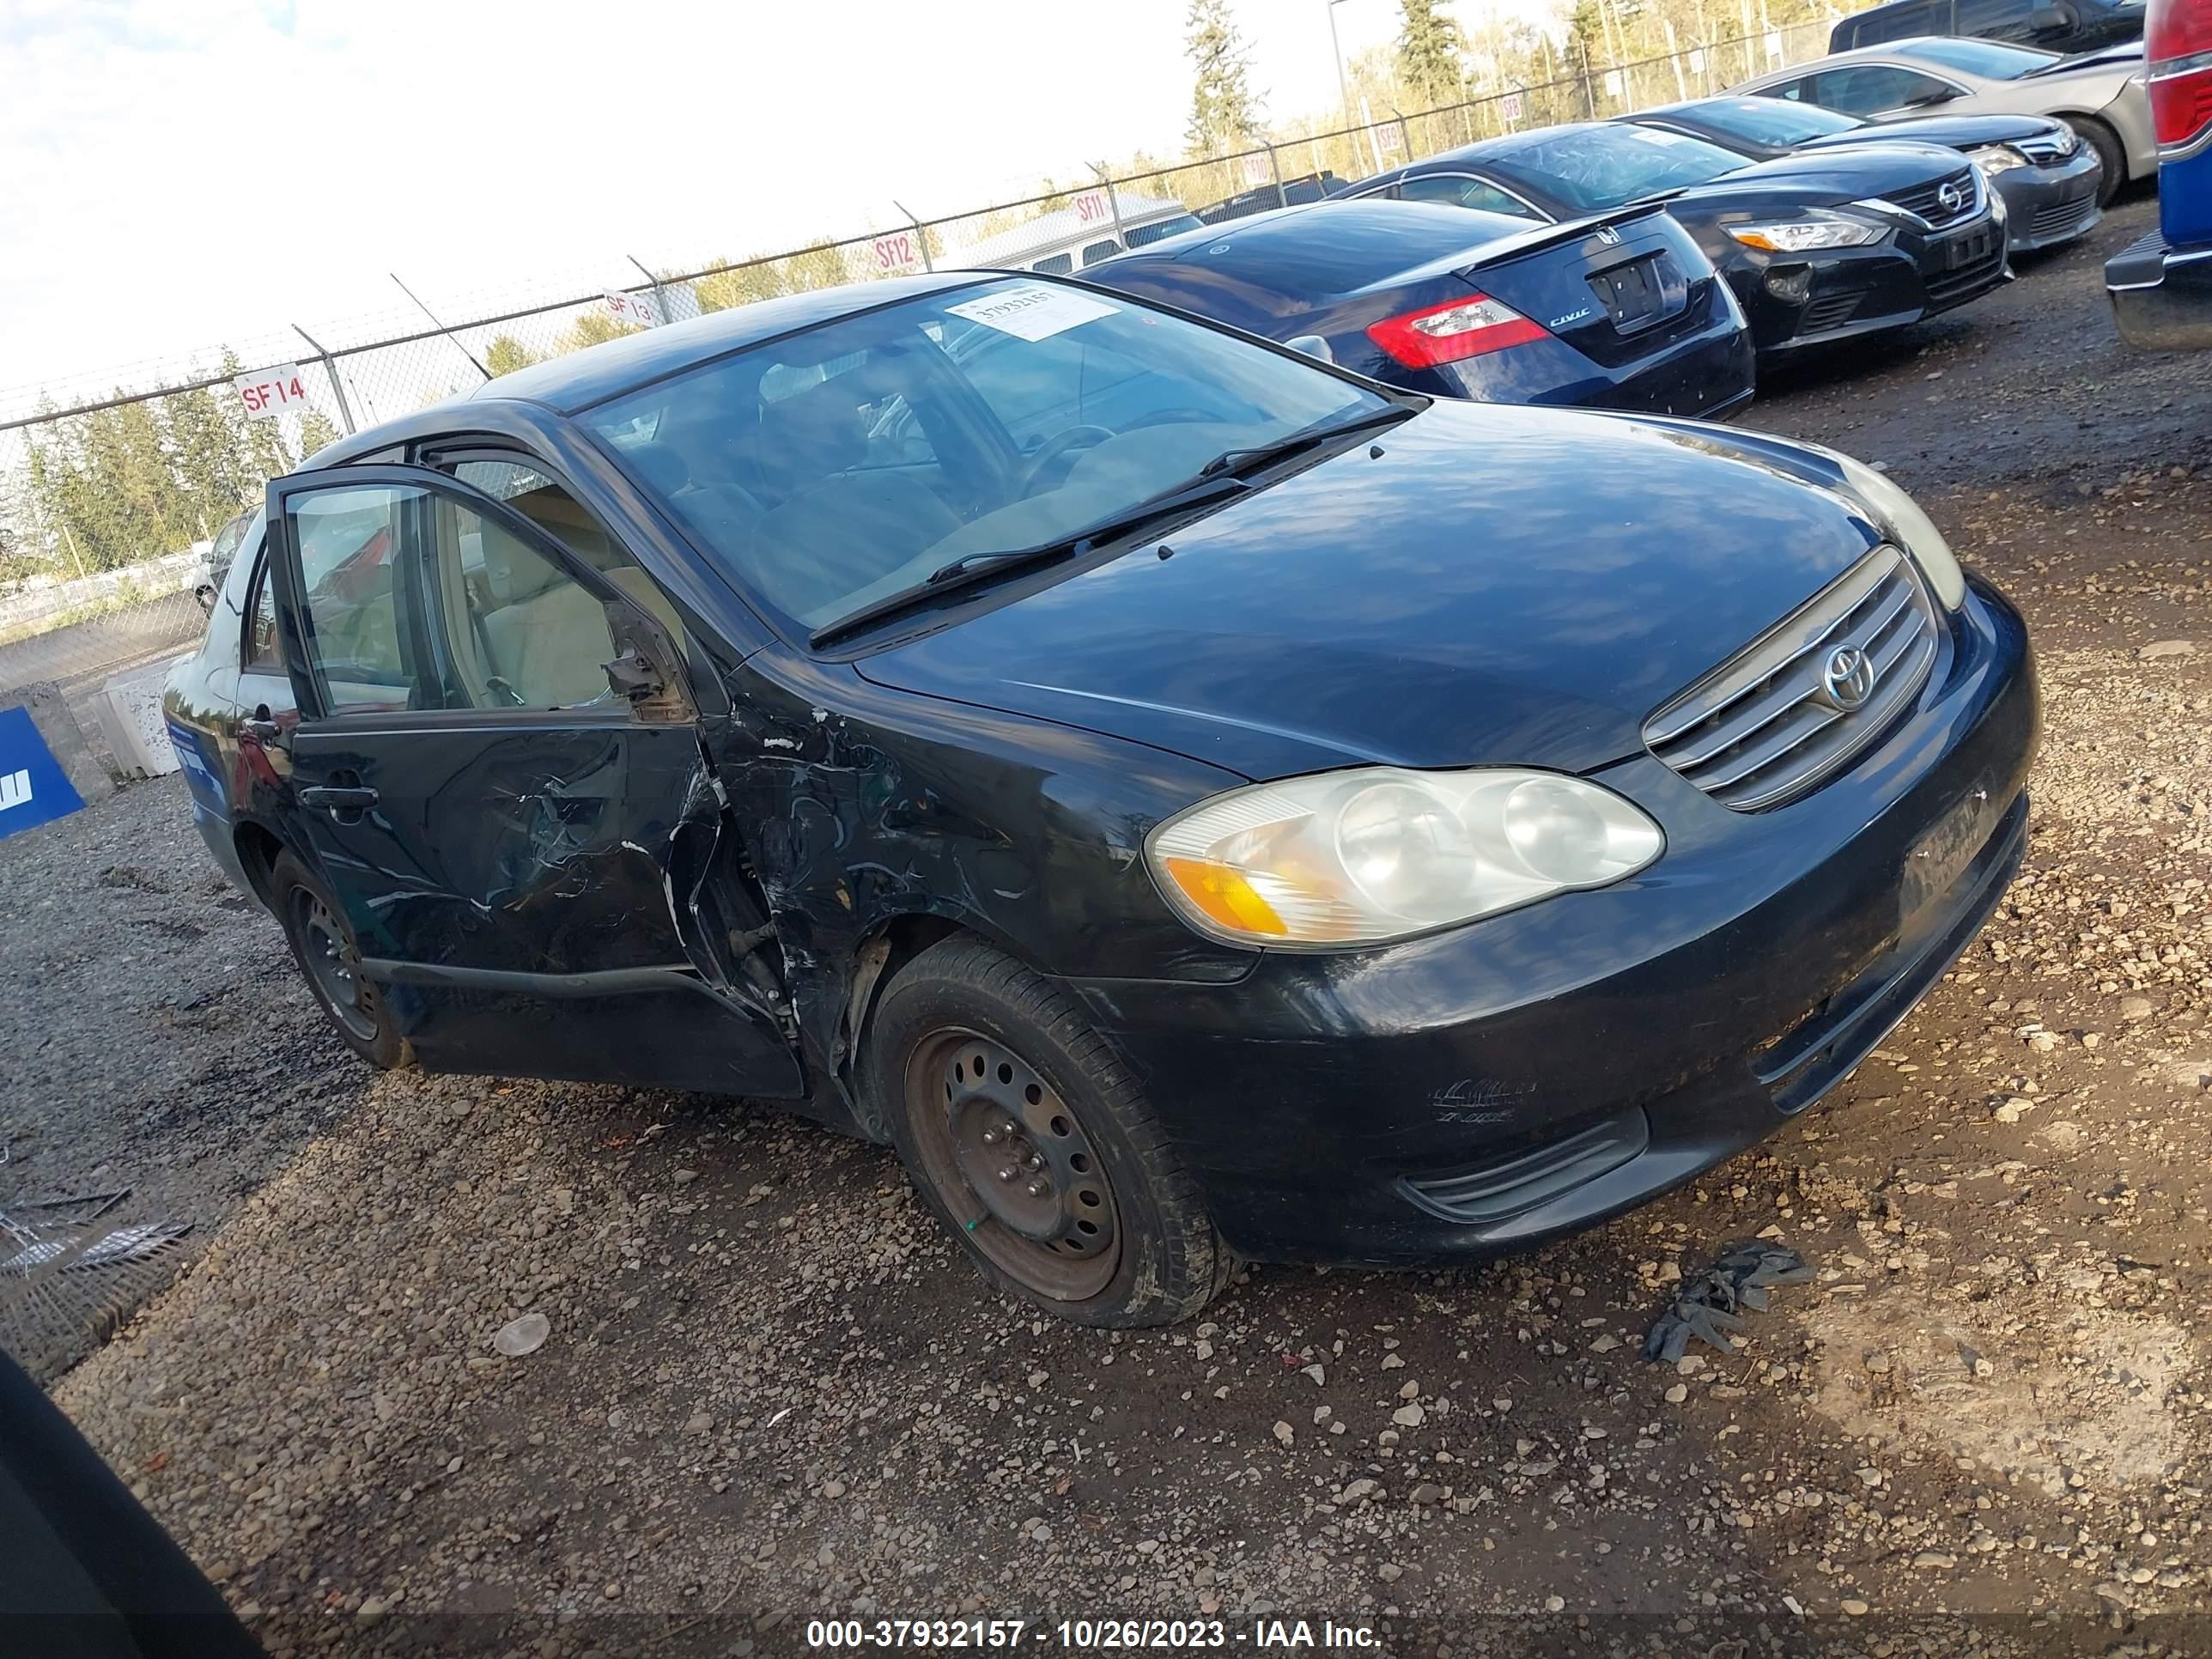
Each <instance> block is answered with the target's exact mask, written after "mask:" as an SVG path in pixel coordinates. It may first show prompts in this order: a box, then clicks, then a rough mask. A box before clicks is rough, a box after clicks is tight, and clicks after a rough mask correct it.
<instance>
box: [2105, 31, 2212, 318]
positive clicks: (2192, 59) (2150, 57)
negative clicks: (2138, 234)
mask: <svg viewBox="0 0 2212 1659" xmlns="http://www.w3.org/2000/svg"><path fill="white" fill-rule="evenodd" d="M2143 56H2144V58H2145V60H2146V62H2145V75H2146V77H2147V81H2146V88H2147V90H2148V92H2149V94H2150V108H2151V124H2152V125H2153V127H2154V129H2155V131H2156V132H2157V135H2158V228H2157V229H2155V230H2154V231H2152V232H2150V233H2149V234H2147V235H2145V236H2144V237H2142V239H2141V240H2138V241H2137V242H2136V243H2135V244H2134V246H2131V247H2130V248H2129V249H2128V250H2127V251H2126V252H2124V253H2120V254H2117V255H2115V256H2114V257H2113V258H2111V259H2109V260H2107V261H2106V264H2105V288H2106V292H2108V293H2109V294H2110V295H2112V313H2113V315H2114V316H2115V317H2117V318H2118V319H2119V325H2120V335H2121V337H2122V338H2124V339H2125V340H2126V341H2127V343H2129V344H2130V345H2132V346H2140V347H2142V348H2143V349H2145V350H2148V351H2177V350H2202V349H2204V348H2206V347H2208V346H2212V0H2151V5H2150V15H2149V18H2148V22H2147V24H2146V26H2145V28H2144V32H2143Z"/></svg>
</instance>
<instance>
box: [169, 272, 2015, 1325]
mask: <svg viewBox="0 0 2212 1659" xmlns="http://www.w3.org/2000/svg"><path fill="white" fill-rule="evenodd" d="M167 714H168V719H169V723H170V724H169V729H170V732H171V735H172V736H173V738H174V740H175V743H176V746H177V750H178V753H179V757H180V758H181V759H182V760H183V762H184V765H185V775H186V777H187V780H188V781H189V784H190V787H191V793H192V800H193V806H194V811H195V814H196V817H197V822H198V824H199V827H200V829H201V831H202V833H203V834H204V836H205V838H206V840H207V842H208V845H209V848H210V850H211V851H212V853H213V854H214V856H215V858H216V860H217V862H218V863H219V864H220V865H221V866H222V868H223V869H224V870H225V871H226V872H228V874H229V875H230V877H231V878H232V879H233V880H234V881H236V882H237V883H239V884H240V885H241V886H243V887H245V888H246V889H247V890H250V891H251V892H252V893H253V894H255V895H256V896H258V898H259V899H260V901H261V902H263V903H264V904H265V905H266V906H267V907H268V908H269V909H270V912H271V914H272V915H274V916H275V917H276V920H277V921H278V922H279V923H280V924H281V925H282V927H283V929H284V931H285V933H286V936H287V937H288V939H289V941H290V944H291V946H292V949H293V951H294V953H295V956H296V957H297V959H298V962H299V964H300V967H301V971H302V974H303V975H304V978H305V981H306V984H307V987H308V989H309V991H310V992H311V993H312V994H313V996H314V998H315V999H316V1000H317V1001H318V1002H319V1005H320V1006H321V1007H322V1009H323V1011H324V1012H325V1014H326V1015H327V1016H328V1018H329V1020H330V1022H331V1029H332V1030H333V1032H334V1033H335V1034H336V1036H337V1037H338V1039H339V1040H340V1041H342V1042H344V1043H345V1044H346V1045H348V1046H349V1048H352V1049H353V1050H354V1051H355V1052H356V1054H360V1055H361V1056H362V1057H363V1058H364V1059H366V1060H369V1061H371V1062H372V1063H374V1064H377V1065H381V1066H403V1065H410V1064H414V1065H420V1066H424V1067H427V1068H428V1069H431V1070H437V1071H451V1072H465V1073H495V1074H498V1073H506V1074H526V1075H534V1076H540V1077H549V1078H573V1079H601V1080H609V1081H615V1082H619V1083H623V1084H628V1085H652V1086H660V1087H669V1088H679V1089H691V1090H702V1091H716V1092H720V1093H724V1094H729V1095H738V1096H749V1097H756V1098H758V1099H763V1100H771V1101H779V1102H782V1103H786V1104H787V1105H788V1106H790V1107H791V1108H792V1109H795V1110H797V1111H799V1112H802V1113H805V1114H807V1115H811V1116H813V1117H816V1118H817V1119H819V1120H822V1121H825V1122H828V1123H829V1124H832V1125H835V1126H836V1127H839V1128H842V1129H843V1130H846V1131H848V1132H850V1133H856V1134H860V1135H863V1136H866V1137H867V1138H869V1139H873V1140H877V1141H880V1142H885V1143H888V1144H889V1145H890V1146H893V1147H895V1148H896V1151H897V1154H898V1156H899V1158H901V1160H902V1162H903V1164H905V1166H906V1168H907V1170H908V1172H909V1174H910V1176H911V1178H912V1180H913V1182H914V1184H915V1188H916V1189H917V1191H918V1192H919V1193H920V1194H921V1198H922V1200H923V1201H924V1202H925V1203H926V1204H927V1206H928V1207H929V1208H930V1209H931V1211H932V1212H934V1213H935V1214H936V1216H937V1217H938V1218H939V1219H940V1220H941V1221H942V1222H943V1223H944V1225H945V1228H946V1229H947V1231H948V1232H949V1233H950V1235H951V1237H952V1238H953V1239H954V1240H955V1241H957V1244H958V1247H959V1248H960V1249H963V1250H964V1251H965V1252H967V1253H968V1255H970V1256H971V1257H972V1258H973V1259H974V1261H975V1263H976V1265H977V1266H978V1267H980V1268H981V1271H982V1273H984V1274H985V1276H986V1277H987V1279H989V1280H990V1281H991V1282H992V1283H993V1284H994V1285H997V1286H999V1287H1000V1288H1001V1289H1003V1290H1005V1291H1009V1292H1012V1293H1013V1294H1015V1295H1018V1296H1021V1297H1027V1298H1029V1299H1030V1300H1031V1301H1032V1302H1035V1303H1036V1304H1040V1305H1042V1306H1044V1307H1047V1308H1049V1309H1051V1310H1054V1311H1056V1312H1058V1313H1060V1314H1063V1315H1065V1316H1068V1317H1070V1318H1073V1319H1077V1320H1080V1321H1084V1322H1090V1323H1093V1324H1099V1325H1131V1324H1142V1323H1158V1322H1165V1321H1169V1320H1172V1319H1176V1318H1178V1317H1180V1316H1183V1315H1186V1314H1188V1313H1190V1312H1191V1311H1193V1310H1195V1309H1197V1308H1198V1307H1200V1306H1201V1305H1202V1304H1204V1303H1205V1302H1206V1299H1207V1297H1210V1296H1211V1295H1212V1294H1213V1292H1214V1291H1216V1290H1217V1289H1218V1287H1219V1286H1220V1285H1221V1284H1222V1283H1223V1281H1224V1279H1225V1278H1226V1277H1227V1275H1228V1274H1229V1273H1230V1272H1231V1269H1232V1267H1233V1266H1234V1264H1235V1262H1236V1261H1238V1260H1239V1259H1240V1258H1255V1259H1263V1260H1273V1261H1333V1262H1344V1263H1376V1264H1391V1263H1396V1264H1405V1263H1413V1262H1432V1261H1455V1260H1461V1259H1464V1258H1466V1257H1468V1256H1469V1255H1477V1254H1480V1253H1483V1252H1487V1251H1495V1250H1499V1249H1509V1248H1512V1247H1516V1246H1520V1245H1523V1244H1526V1243H1530V1242H1532V1241H1534V1240H1537V1239H1541V1238H1544V1237H1547V1236H1550V1235H1553V1234H1556V1233H1559V1232H1561V1231H1565V1230H1569V1229H1572V1228H1577V1227H1580V1226H1583V1225H1588V1224H1589V1223H1592V1222H1595V1221H1597V1220H1600V1219H1602V1218H1605V1217H1607V1216H1610V1215H1613V1214H1615V1213H1617V1212H1620V1211H1622V1210H1625V1209H1627V1208H1629V1207H1631V1206H1634V1205H1636V1204H1638V1203H1639V1202H1641V1201H1642V1200H1645V1199H1647V1198H1649V1197H1650V1196H1651V1195H1652V1194H1656V1193H1659V1192H1662V1191H1664V1190H1665V1189H1667V1188H1669V1187H1672V1186H1674V1184H1676V1183H1677V1182H1681V1181H1683V1180H1686V1178H1688V1177H1689V1176H1692V1175H1694V1174H1696V1173H1697V1172H1698V1171H1699V1170H1704V1169H1705V1168H1707V1167H1708V1166H1710V1165H1711V1164H1715V1163H1717V1162H1718V1161H1720V1160H1721V1159H1723V1158H1727V1157H1729V1155H1730V1154H1731V1153H1733V1152H1737V1151H1739V1150H1740V1149H1741V1148H1743V1147H1746V1146H1750V1145H1752V1144H1753V1142H1755V1141H1757V1140H1758V1139H1759V1138H1760V1137H1762V1136H1764V1135H1765V1134H1767V1133H1770V1132H1771V1131H1772V1130H1774V1129H1775V1128H1777V1127H1779V1126H1781V1125H1782V1124H1784V1122H1786V1121H1788V1120H1789V1118H1790V1115H1791V1114H1793V1113H1796V1112H1798V1111H1801V1110H1802V1109H1805V1108H1806V1107H1808V1106H1809V1105H1811V1104H1812V1103H1814V1101H1815V1100H1817V1099H1819V1098H1820V1096H1821V1094H1822V1093H1823V1092H1824V1091H1826V1090H1827V1089H1828V1088H1829V1087H1830V1085H1832V1084H1833V1083H1834V1082H1835V1081H1836V1080H1837V1079H1838V1078H1840V1077H1841V1076H1842V1075H1843V1074H1844V1073H1845V1072H1847V1071H1848V1070H1850V1067H1851V1066H1853V1065H1855V1064H1856V1063H1857V1061H1858V1060H1860V1058H1861V1057H1862V1056H1863V1055H1864V1054H1866V1053H1867V1052H1868V1050H1869V1048H1872V1047H1873V1046H1874V1044H1875V1042H1877V1041H1879V1040H1880V1038H1881V1036H1882V1035H1883V1033H1884V1032H1886V1031H1887V1030H1888V1029H1889V1028H1890V1027H1891V1026H1892V1025H1893V1024H1895V1023H1896V1022H1897V1021H1898V1020H1899V1019H1900V1018H1903V1017H1904V1015H1905V1012H1907V1011H1908V1010H1909V1009H1910V1008H1911V1006H1912V1005H1913V1003H1914V1002H1915V1001H1916V1000H1917V999H1918V998H1919V997H1920V996H1921V995H1922V994H1923V993H1924V992H1925V991H1926V990H1927V989H1928V987H1929V985H1931V984H1932V983H1933V982H1934V981H1936V978H1937V976H1938V975H1941V974H1942V971H1943V969H1944V968H1945V966H1946V965H1947V964H1948V963H1949V962H1950V961H1951V960H1952V959H1953V958H1954V957H1955V956H1956V955H1957V954H1958V952H1959V951H1960V950H1962V949H1963V948H1964V947H1965V946H1966V943H1967V941H1968V940H1969V939H1972V936H1973V934H1974V932H1975V930H1976V929H1977V928H1978V927H1980V926H1981V924H1982V921H1983V920H1984V918H1985V917H1986V916H1987V915H1989V913H1990V909H1991V908H1992V907H1993V906H1994V905H1996V902H1997V901H1998V898H1999V896H2000V895H2001V894H2002V891H2003V890H2004V887H2005V884H2006V883H2007V881H2008V879H2009V878H2010V877H2011V875H2012V872H2013V871H2014V869H2015V866H2017V864H2018V862H2019V860H2020V857H2021V847H2022V843H2023V841H2024V839H2025V836H2026V822H2027V799H2026V796H2025V794H2024V793H2023V790H2024V785H2025V780H2026V777H2027V769H2028V763H2029V760H2030V757H2031V756H2032V754H2033V750H2034V747H2035V743H2036V734H2037V702H2036V692H2035V685H2034V678H2033V670H2032V666H2031V663H2030V658H2029V653H2028V647H2027V638H2026V635H2025V634H2024V631H2023V629H2022V628H2021V619H2020V617H2019V616H2018V615H2017V613H2015V611H2014V610H2013V608H2012V607H2011V606H2010V605H2008V604H2007V603H2006V601H2005V600H2004V599H2003V598H2002V596H2001V595H2000V594H1998V593H1997V592H1996V590H1995V589H1993V588H1992V587H1990V586H1989V585H1988V584H1987V583H1986V582H1984V581H1983V580H1981V579H1979V578H1978V577H1977V576H1974V575H1971V574H1967V573H1966V572H1963V571H1962V570H1961V569H1960V566H1959V563H1958V562H1957V561H1956V559H1954V556H1952V553H1951V551H1950V550H1949V548H1948V547H1947V546H1946V545H1945V544H1944V540H1943V538H1942V535H1941V534H1940V533H1939V532H1937V531H1936V528H1935V526H1933V525H1931V524H1930V523H1929V521H1928V520H1927V519H1926V518H1925V517H1923V515H1922V514H1921V513H1920V512H1919V511H1918V510H1917V508H1916V507H1914V506H1913V504H1912V502H1911V501H1910V500H1909V499H1907V498H1906V497H1905V495H1903V494H1902V493H1901V492H1900V491H1899V490H1898V489H1896V488H1895V487H1894V486H1893V485H1892V484H1891V483H1888V482H1887V481H1886V480H1885V479H1884V478H1883V477H1881V475H1880V474H1879V473H1876V472H1875V471H1870V470H1869V469H1867V468H1866V467H1863V466H1862V465H1858V464H1857V462H1854V461H1851V460H1849V459H1845V458H1844V457H1842V456H1840V455H1837V454H1833V453H1830V452H1827V451H1826V450H1820V449H1814V448H1812V447H1808V446H1804V445H1801V444H1794V443H1788V442H1784V441H1780V440H1778V439H1773V438H1767V437H1763V436H1759V435H1754V434H1749V433H1735V432H1730V431H1728V430H1724V429H1722V428H1715V427H1711V426H1709V425H1705V424H1701V423H1699V422H1686V421H1678V420H1672V419H1668V418H1664V417H1656V416H1623V415H1593V414H1585V413H1579V412H1573V411H1564V410H1544V409H1532V408H1497V407H1492V406H1488V405H1484V404H1471V403H1464V402H1456V401H1449V400H1435V401H1431V399H1428V398H1422V397H1419V396H1414V395H1412V394H1408V393H1406V392H1399V391H1395V390H1391V389H1387V388H1383V387H1381V386H1376V384H1374V383H1372V382H1370V381H1368V380H1364V379H1362V378H1360V377H1358V376H1357V375H1354V374H1349V373H1347V372H1346V371H1345V370H1343V369H1341V368H1335V367H1332V366H1329V365H1327V364H1323V363H1321V362H1316V361H1314V360H1312V359H1311V358H1310V357H1308V356H1304V355H1301V354H1299V353H1297V352H1295V351H1291V350H1289V349H1285V348H1283V347H1280V346H1277V345H1274V344H1272V343H1267V342H1265V341H1261V340H1257V339H1254V338H1252V337H1248V336H1245V335H1243V334H1240V333H1237V332H1236V331H1231V330H1229V329H1225V328H1222V327H1218V326H1215V325H1207V324H1204V323H1200V322H1197V321H1194V320H1191V319H1188V318H1184V317H1182V316H1179V315H1176V314H1175V313H1171V312H1166V311H1162V310H1159V309H1156V308H1154V307H1151V306H1148V305H1146V304H1145V303H1143V302H1141V301H1135V300H1133V299H1130V298H1128V297H1127V296H1125V295H1113V294H1109V293H1107V292H1104V291H1103V290H1100V289H1096V288H1093V287H1090V286H1087V285H1085V284H1082V283H1072V282H1064V281H1054V280H1050V279H1046V278H1041V277H1037V276H1018V277H1008V276H1000V275H994V274H988V273H981V274H979V273H966V274H959V273H951V274H943V273H941V274H939V275H937V276H927V277H915V278H908V279H903V280H900V281H896V282H886V283H876V284H872V285H870V286H866V287H860V288H854V289H836V290H831V291H828V292H822V293H815V294H807V295H792V296H789V297H787V298H783V299H780V300H775V301H768V302H765V303H763V304H760V305H756V306H749V307H742V308H739V309H736V310H732V311H726V312H722V313H716V314H714V315H712V316H708V317H704V318H701V319H696V320H695V321H691V322H687V323H682V324H678V325H673V326H671V327H666V328H660V329H655V330H653V331H649V332H646V333H641V334H639V335H636V336H634V337H629V338H625V339H623V340H619V341H616V342H612V343H609V344H606V345H603V346H599V347H596V348H594V349H591V350H589V351H586V352H583V353H580V354H578V355H576V356H571V357H567V358H563V359H560V360H558V361H556V362H548V363H544V364H540V365H538V366H536V367H533V368H527V369H525V370H522V371H520V372H519V373H517V374H511V375H508V376H506V377H504V378H502V379H501V380H495V381H493V382H491V383H490V384H489V385H487V386H484V387H483V388H482V389H481V390H480V391H479V392H477V395H475V396H473V397H471V398H465V399H462V400H459V401H456V402H453V403H448V404H441V405H439V406H437V407H435V408H432V409H428V410H423V411H422V412H421V413H419V414H416V415H410V416H406V417H404V418H403V419H400V420H397V421H393V422H387V423H386V425H384V426H382V427H380V428H377V429H375V430H374V431H372V432H368V433H364V434H362V435H360V436H358V437H356V438H352V439H349V440H347V441H343V442H341V443H339V444H336V445H333V446H331V447H330V448H328V449H325V450H324V451H323V452H321V453H319V454H318V455H317V456H316V457H315V459H314V463H313V465H312V466H311V467H310V468H309V469H307V471H301V472H299V473H296V474H294V475H293V476H291V477H286V478H282V479H279V480H277V481H276V482H275V483H272V484H271V485H270V488H269V492H268V504H267V511H266V514H265V528H264V526H259V525H257V526H255V527H254V529H253V530H252V532H250V534H249V535H248V537H247V538H246V542H245V543H244V544H242V545H241V547H240V553H239V556H238V558H237V559H236V561H235V562H234V564H233V566H232V567H231V569H230V572H229V574H228V577H227V578H226V579H225V580H224V583H223V586H222V589H221V591H220V592H219V593H218V594H217V595H216V599H215V604H214V609H213V613H212V619H211V622H210V628H209V632H208V635H207V640H206V642H205V644H204V647H202V648H201V650H200V651H199V652H198V653H197V655H196V656H194V657H193V658H191V659H188V660H187V661H186V662H185V663H183V664H182V665H179V668H178V669H177V671H175V673H174V674H173V678H172V679H171V683H170V686H169V690H168V695H167Z"/></svg>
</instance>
